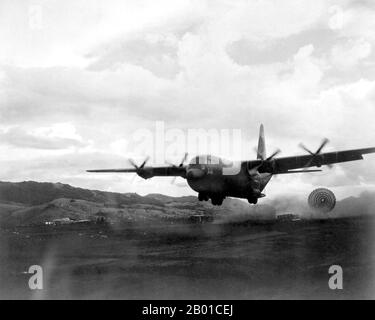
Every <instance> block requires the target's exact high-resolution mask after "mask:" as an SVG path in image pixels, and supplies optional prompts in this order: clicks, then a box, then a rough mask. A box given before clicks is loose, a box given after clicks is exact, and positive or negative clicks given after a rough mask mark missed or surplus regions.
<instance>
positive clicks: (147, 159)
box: [128, 156, 150, 183]
mask: <svg viewBox="0 0 375 320" xmlns="http://www.w3.org/2000/svg"><path fill="white" fill-rule="evenodd" d="M149 160H150V157H149V156H147V157H146V158H145V160H144V161H143V162H142V163H141V165H140V166H138V165H137V164H136V162H135V161H134V160H133V159H131V158H129V159H128V161H129V163H130V164H131V165H132V166H133V167H134V168H135V169H136V171H135V172H136V174H137V175H138V176H140V177H142V178H143V176H142V174H141V173H142V170H143V168H144V167H145V165H146V163H147V162H148V161H149ZM136 177H137V176H134V177H133V179H132V181H131V182H132V183H133V182H134V179H135V178H136Z"/></svg>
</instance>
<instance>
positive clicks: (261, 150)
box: [257, 124, 267, 160]
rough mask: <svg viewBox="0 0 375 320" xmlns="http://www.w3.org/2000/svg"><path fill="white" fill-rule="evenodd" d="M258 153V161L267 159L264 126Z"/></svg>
mask: <svg viewBox="0 0 375 320" xmlns="http://www.w3.org/2000/svg"><path fill="white" fill-rule="evenodd" d="M257 153H258V159H259V160H264V159H267V154H266V140H265V137H264V126H263V124H261V125H260V131H259V142H258V152H257Z"/></svg>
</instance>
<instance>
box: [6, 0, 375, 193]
mask: <svg viewBox="0 0 375 320" xmlns="http://www.w3.org/2000/svg"><path fill="white" fill-rule="evenodd" d="M374 30H375V5H374V3H373V1H370V0H368V1H345V0H343V1H338V0H336V1H327V0H314V1H311V0H310V1H306V0H288V1H268V0H251V1H241V0H236V1H229V0H223V1H219V0H215V1H209V0H207V1H204V0H197V1H194V0H192V1H185V0H178V1H176V0H171V1H166V0H158V1H155V0H136V1H108V0H92V1H81V0H78V1H77V0H74V1H73V0H68V1H51V0H48V1H43V0H38V1H37V0H30V1H11V0H2V1H1V2H0V43H1V49H0V179H1V180H6V181H24V180H37V181H51V182H58V181H60V182H63V183H70V184H72V185H74V186H79V187H89V188H96V189H101V190H111V191H121V192H138V193H140V194H147V193H151V192H165V193H168V194H171V195H180V194H188V193H192V191H191V190H189V188H187V187H184V186H183V180H181V181H179V180H177V186H176V185H172V184H171V183H170V182H171V181H170V179H169V178H154V179H152V180H148V181H142V180H141V179H139V178H137V179H133V176H132V175H130V176H125V175H112V174H105V175H97V174H88V173H86V172H85V170H86V169H90V168H107V167H124V166H127V165H128V162H127V158H128V157H133V158H135V159H136V160H137V161H139V162H141V161H142V159H143V157H144V156H145V154H142V153H143V152H140V150H139V148H137V147H138V146H137V143H136V142H135V141H134V135H135V134H136V133H137V132H138V133H139V132H140V130H141V131H142V130H144V131H147V130H148V131H149V132H154V131H155V127H156V124H157V123H159V124H160V122H159V121H162V123H163V125H164V126H165V129H166V130H172V131H173V130H180V131H179V132H180V133H181V132H182V134H184V133H185V134H187V132H188V130H189V129H198V128H203V129H213V130H223V129H224V130H240V131H241V136H242V140H243V141H242V142H241V145H242V146H243V147H242V150H241V157H242V158H244V159H252V158H255V153H254V150H253V149H254V146H255V145H256V140H257V135H258V128H259V125H260V123H264V125H265V127H266V137H267V142H268V150H269V152H271V151H273V150H274V149H276V148H281V149H282V155H283V156H287V155H295V154H300V153H302V152H301V150H300V149H299V148H298V146H297V145H298V143H299V142H301V141H303V142H304V143H305V144H306V145H308V146H309V147H311V148H312V149H313V148H316V147H318V145H319V143H320V141H321V140H322V138H323V137H328V138H329V139H330V141H331V142H330V144H329V146H327V148H326V150H327V151H329V150H335V149H338V150H340V149H351V148H360V147H369V146H375V131H374V126H373V121H374V120H373V119H375V59H374V58H375V52H374V51H375V50H374V46H375V32H374ZM186 149H187V147H186ZM188 149H189V150H188V151H189V152H190V153H192V155H193V154H194V152H196V151H197V150H194V147H191V146H190V147H189V148H188ZM157 152H159V151H157V150H156V151H152V150H151V151H150V153H151V157H152V159H151V163H152V162H154V163H155V154H156V153H157ZM221 154H222V155H224V156H227V157H231V156H233V154H237V153H236V152H231V151H230V150H224V151H223V152H222V153H221ZM182 155H183V151H182V150H179V151H178V152H177V151H176V152H174V153H171V154H166V155H165V158H167V159H168V160H169V161H174V162H178V159H179V158H181V157H182ZM237 155H238V154H237ZM316 186H326V187H330V188H332V189H333V190H334V191H336V193H337V194H338V196H339V197H340V196H347V195H353V194H357V193H358V192H360V191H363V190H368V189H371V190H375V156H368V157H366V161H362V162H355V163H350V164H345V165H337V166H336V167H335V168H334V169H332V170H328V169H327V170H326V171H325V172H324V173H318V174H314V175H311V174H306V175H303V176H282V177H277V178H276V179H275V180H274V181H273V182H272V183H271V184H270V185H269V186H268V187H267V190H266V191H267V192H266V193H267V194H268V195H269V196H271V195H276V194H280V193H283V192H289V193H293V192H298V193H304V192H309V191H311V189H312V188H314V187H316Z"/></svg>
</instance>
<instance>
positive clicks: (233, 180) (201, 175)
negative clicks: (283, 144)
mask: <svg viewBox="0 0 375 320" xmlns="http://www.w3.org/2000/svg"><path fill="white" fill-rule="evenodd" d="M328 142H329V141H328V139H324V140H323V141H322V143H321V145H320V147H319V148H318V149H317V150H316V151H315V152H312V151H310V150H309V149H307V148H306V147H305V146H304V145H303V144H300V147H301V148H302V149H303V150H305V151H306V152H307V153H308V154H307V155H301V156H292V157H281V158H276V156H277V155H278V154H279V153H280V152H281V151H280V150H276V151H275V152H274V153H273V154H272V155H270V156H269V157H267V155H266V145H265V137H264V127H263V125H261V127H260V134H259V142H258V149H257V159H256V160H248V161H237V162H231V161H227V160H224V159H221V158H219V157H215V156H211V155H202V156H196V157H194V158H193V159H191V161H190V163H189V164H187V165H185V162H186V159H187V157H188V154H187V153H185V155H184V157H183V159H182V160H181V162H180V164H178V165H173V164H172V165H165V166H155V167H152V166H146V164H147V161H148V160H149V157H148V158H146V159H145V160H144V161H143V163H142V164H141V165H137V164H136V163H135V162H134V161H133V160H131V159H129V162H130V163H131V164H132V166H133V168H124V169H104V170H87V172H118V173H120V172H135V173H136V174H138V175H139V176H140V177H142V178H144V179H149V178H152V177H155V176H174V177H178V176H179V177H182V178H185V179H186V180H187V183H188V184H189V186H190V187H191V188H192V189H193V190H194V191H196V192H198V199H199V200H200V201H207V200H209V199H211V201H212V204H213V205H221V204H222V203H223V200H224V199H225V198H226V197H235V198H244V199H247V200H248V202H249V203H252V204H256V203H257V202H258V199H259V198H262V197H265V194H263V193H262V191H263V190H264V188H265V187H266V185H267V184H268V182H269V181H270V180H271V178H272V176H273V175H277V174H293V173H307V172H319V171H322V170H320V169H308V168H312V167H318V168H319V167H321V166H323V165H327V166H332V164H334V163H340V162H348V161H355V160H363V155H364V154H369V153H375V148H366V149H355V150H345V151H338V152H327V153H322V152H321V151H322V150H323V148H324V147H325V146H326V144H327V143H328Z"/></svg>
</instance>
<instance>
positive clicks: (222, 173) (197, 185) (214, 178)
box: [186, 155, 272, 204]
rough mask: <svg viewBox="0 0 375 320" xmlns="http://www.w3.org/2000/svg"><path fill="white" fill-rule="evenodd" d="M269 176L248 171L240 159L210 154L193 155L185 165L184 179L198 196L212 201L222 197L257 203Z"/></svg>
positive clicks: (217, 202) (220, 199) (219, 200)
mask: <svg viewBox="0 0 375 320" xmlns="http://www.w3.org/2000/svg"><path fill="white" fill-rule="evenodd" d="M271 178H272V175H271V174H269V173H263V174H262V173H260V174H259V173H258V174H250V173H249V170H248V168H247V167H246V166H245V165H243V164H242V163H241V162H228V161H226V160H224V159H221V158H218V157H215V156H210V155H208V156H206V155H204V156H197V157H195V158H193V159H192V160H191V162H190V164H189V165H188V166H187V168H186V179H187V182H188V184H189V186H190V187H191V188H192V189H193V190H194V191H196V192H198V193H199V199H200V200H208V199H212V200H213V202H214V204H221V203H222V200H223V199H224V198H225V197H236V198H244V199H248V201H249V202H251V203H256V202H257V199H258V198H260V197H262V196H263V195H262V194H261V191H263V189H264V188H265V187H266V185H267V183H268V182H269V181H270V179H271Z"/></svg>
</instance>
